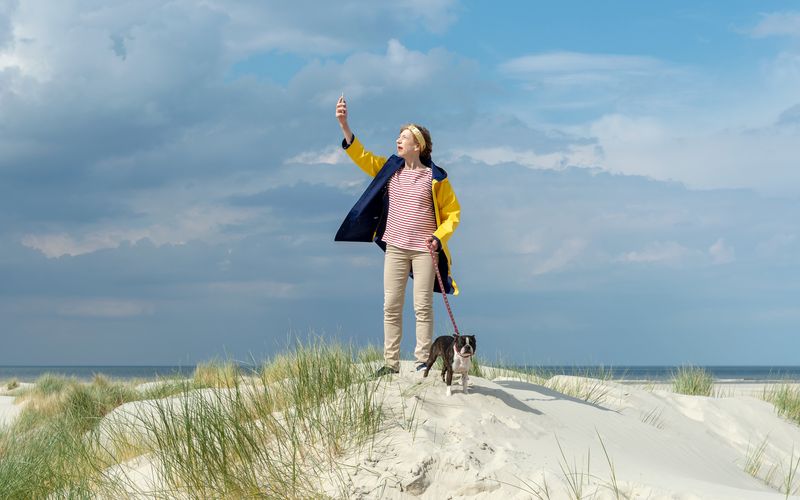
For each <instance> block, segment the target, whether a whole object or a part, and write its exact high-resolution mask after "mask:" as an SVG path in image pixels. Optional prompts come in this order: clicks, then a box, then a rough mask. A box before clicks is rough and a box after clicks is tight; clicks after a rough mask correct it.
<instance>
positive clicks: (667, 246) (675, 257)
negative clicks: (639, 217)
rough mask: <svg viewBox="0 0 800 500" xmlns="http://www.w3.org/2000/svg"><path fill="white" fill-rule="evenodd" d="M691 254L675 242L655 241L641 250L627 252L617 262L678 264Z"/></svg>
mask: <svg viewBox="0 0 800 500" xmlns="http://www.w3.org/2000/svg"><path fill="white" fill-rule="evenodd" d="M693 253H694V252H692V251H691V250H689V249H688V248H686V247H685V246H683V245H681V244H680V243H677V242H675V241H667V242H661V241H657V242H654V243H651V244H650V245H648V246H647V247H645V248H644V249H642V250H636V251H632V252H627V253H625V254H623V255H622V256H621V257H620V258H619V260H621V261H623V262H679V261H681V260H683V259H685V258H687V257H689V256H691V255H692V254H693Z"/></svg>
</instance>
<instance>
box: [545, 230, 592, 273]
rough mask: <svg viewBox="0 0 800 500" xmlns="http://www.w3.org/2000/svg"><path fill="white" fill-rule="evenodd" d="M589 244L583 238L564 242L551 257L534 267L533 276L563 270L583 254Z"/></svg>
mask: <svg viewBox="0 0 800 500" xmlns="http://www.w3.org/2000/svg"><path fill="white" fill-rule="evenodd" d="M587 243H588V242H587V241H586V240H584V239H582V238H570V239H568V240H566V241H564V242H563V243H561V245H560V246H559V247H558V248H557V249H556V250H555V251H554V252H553V254H552V255H550V257H548V258H547V259H546V260H544V261H542V262H540V263H538V264H536V265H535V266H534V269H533V274H534V275H536V276H538V275H542V274H547V273H552V272H555V271H560V270H563V269H564V268H565V267H567V265H568V264H570V263H572V262H573V261H574V260H575V259H576V258H578V257H579V256H580V255H581V253H583V250H584V249H585V248H586V245H587Z"/></svg>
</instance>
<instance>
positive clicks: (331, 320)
mask: <svg viewBox="0 0 800 500" xmlns="http://www.w3.org/2000/svg"><path fill="white" fill-rule="evenodd" d="M342 93H344V94H345V96H346V97H347V99H348V105H349V113H350V124H351V127H352V128H353V130H354V132H355V134H356V135H357V136H358V137H359V138H360V139H361V140H362V142H363V143H364V144H365V145H366V147H367V148H368V149H370V150H372V151H374V152H376V153H378V154H382V155H384V156H388V155H389V154H392V153H393V152H394V139H395V137H396V135H397V133H398V130H399V127H400V125H402V124H403V123H406V122H411V121H413V122H417V123H421V124H424V125H425V126H426V127H428V128H429V129H430V130H431V133H432V136H433V142H434V149H433V158H434V161H435V162H436V163H437V164H438V165H439V166H441V167H443V168H444V169H445V170H447V172H448V174H449V178H450V181H451V184H452V186H453V188H454V190H455V192H456V194H457V196H458V198H459V201H460V203H461V207H462V213H461V221H462V222H461V225H460V226H459V227H458V229H457V230H456V232H455V234H454V236H453V237H452V239H451V240H450V249H451V252H452V254H453V275H454V277H455V279H456V281H457V283H458V284H459V287H460V289H461V294H460V295H459V296H457V297H454V298H452V300H451V304H452V307H453V312H454V314H455V317H456V321H457V324H458V326H459V329H460V330H461V331H463V332H465V333H474V334H475V335H477V339H478V345H479V353H478V354H479V355H480V357H481V358H482V360H484V362H487V363H494V362H503V363H516V364H519V363H524V364H532V365H550V364H567V365H580V364H605V365H652V364H667V365H672V364H702V365H797V364H799V363H800V359H798V354H797V353H798V352H800V335H798V334H800V301H798V299H799V298H800V227H799V226H798V222H797V221H798V220H800V170H798V166H800V165H798V163H799V162H798V157H800V8H798V5H797V3H796V2H790V1H783V2H775V1H760V2H752V1H735V0H733V1H729V2H704V1H696V0H694V1H675V2H669V3H666V4H654V3H652V2H640V1H624V0H622V1H618V2H576V1H564V2H526V1H509V2H499V3H498V2H494V3H490V2H477V1H473V2H461V1H457V0H427V1H422V0H395V1H392V2H384V1H371V2H356V1H350V0H342V1H338V2H312V1H308V0H296V1H294V2H279V1H271V0H270V1H264V0H259V1H245V0H242V1H217V0H173V1H169V2H164V1H158V0H130V1H122V0H120V1H116V0H102V1H98V0H64V1H59V2H52V1H44V0H24V1H15V0H0V364H3V365H14V364H18V365H25V364H56V365H65V364H66V365H69V364H90V365H98V364H103V365H109V364H168V365H174V364H192V363H196V362H200V361H206V360H209V359H220V358H232V359H236V360H242V361H248V360H259V359H262V358H264V357H269V356H271V355H273V354H275V353H277V352H280V351H282V350H283V349H285V348H286V347H287V345H290V344H291V342H292V340H293V339H294V338H297V337H300V338H309V337H321V338H324V339H335V340H336V341H341V342H344V343H352V344H353V345H355V346H357V347H361V346H365V345H367V344H370V343H371V344H374V345H382V341H383V325H382V306H383V294H382V290H383V285H382V276H383V274H382V266H383V255H382V253H381V251H380V250H379V249H378V247H377V246H376V245H373V244H369V243H335V242H334V241H333V236H334V234H335V233H336V230H337V228H338V226H339V224H340V223H341V221H342V219H343V218H344V216H345V215H346V214H347V212H348V210H349V208H350V207H351V206H352V204H353V203H354V202H355V200H356V199H357V198H358V196H359V195H360V193H361V192H362V190H363V189H364V188H365V187H366V185H367V183H368V180H369V179H368V178H366V176H365V175H364V174H363V173H362V172H361V171H360V170H358V169H357V168H356V167H355V166H354V165H353V164H352V163H351V162H350V161H349V159H348V158H347V156H346V155H345V154H344V153H343V152H342V150H341V147H340V145H339V144H340V141H341V138H342V136H341V132H340V130H339V127H338V124H337V122H336V119H335V115H334V113H335V104H336V99H337V98H338V97H339V95H341V94H342ZM409 289H410V287H409ZM409 292H410V290H409ZM435 307H436V309H435V311H436V312H435V314H436V319H435V323H436V327H435V329H436V334H437V335H439V334H448V333H451V332H452V326H451V325H450V322H449V318H448V316H447V312H446V310H445V308H444V304H443V303H442V302H441V300H440V298H439V296H438V295H437V296H436V297H435ZM413 332H414V330H413V311H412V305H411V297H410V293H409V297H408V298H407V303H406V315H405V337H404V339H403V343H402V345H401V348H402V350H403V351H404V352H406V353H410V352H411V351H412V350H413V345H414V333H413Z"/></svg>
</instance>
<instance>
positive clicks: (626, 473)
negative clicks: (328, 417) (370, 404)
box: [0, 364, 800, 500]
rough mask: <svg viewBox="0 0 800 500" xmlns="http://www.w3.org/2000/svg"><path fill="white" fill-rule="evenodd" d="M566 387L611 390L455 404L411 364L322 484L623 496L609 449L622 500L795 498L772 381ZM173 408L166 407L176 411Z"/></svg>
mask: <svg viewBox="0 0 800 500" xmlns="http://www.w3.org/2000/svg"><path fill="white" fill-rule="evenodd" d="M557 381H558V382H562V383H565V384H581V383H583V384H588V385H598V384H599V386H598V387H601V388H602V389H603V390H605V391H607V393H606V395H605V398H604V400H603V401H602V402H601V403H599V404H588V403H586V402H585V401H582V400H579V399H575V398H573V397H570V396H566V395H564V394H561V393H558V392H555V391H552V390H550V389H548V388H546V387H543V386H540V385H535V384H532V383H529V382H526V381H523V380H519V379H514V378H509V377H502V376H496V377H495V378H494V379H493V380H488V379H486V378H477V377H472V379H471V383H472V387H471V391H470V393H469V394H463V393H462V392H461V388H460V385H457V384H455V383H454V388H453V396H450V397H447V396H446V395H445V386H444V383H443V382H442V381H441V379H439V378H438V377H437V376H435V374H434V373H432V374H431V376H430V377H429V378H428V379H423V378H422V377H421V374H420V373H417V372H414V371H413V368H412V367H411V365H410V364H404V365H403V371H402V372H401V374H400V375H398V376H394V377H392V378H391V379H390V380H388V381H387V388H386V400H385V409H386V411H387V412H389V414H390V417H389V419H388V421H387V422H386V425H385V427H384V429H382V430H381V431H380V433H379V434H378V436H376V438H375V441H374V443H372V446H369V447H364V448H363V449H361V450H359V451H353V452H352V453H350V454H346V455H345V456H343V457H341V458H340V460H339V463H340V464H341V467H340V470H339V475H340V476H341V475H342V474H343V475H344V477H345V486H344V491H342V489H341V488H342V483H341V482H339V481H332V480H329V479H326V478H321V487H322V488H323V489H327V492H328V493H330V494H331V495H332V496H337V497H338V496H341V495H344V496H346V497H347V498H361V499H372V498H389V499H392V498H427V499H440V498H441V499H443V498H482V499H496V498H502V499H523V498H539V497H540V496H541V497H543V498H547V496H546V495H545V493H544V491H543V488H544V486H545V484H546V485H547V487H548V489H549V498H553V499H561V498H570V497H572V496H573V495H572V493H571V490H570V486H569V484H568V483H569V481H573V482H578V483H580V484H581V485H582V493H583V495H584V496H585V497H588V498H600V499H602V498H616V496H615V494H614V491H613V485H612V473H611V469H610V467H609V464H608V462H607V460H606V458H605V455H604V452H603V448H602V446H601V441H600V439H602V442H603V443H604V444H605V448H606V450H607V451H608V455H609V457H610V459H611V461H612V462H613V467H614V473H615V475H616V483H617V487H618V489H619V492H620V497H621V498H650V499H681V500H689V499H754V500H757V499H779V498H785V495H784V494H783V493H781V492H779V488H780V487H781V484H782V482H783V481H784V479H785V477H786V476H787V474H788V471H789V463H790V460H791V457H792V453H793V450H797V451H795V452H794V453H795V454H794V457H795V460H797V458H798V457H800V427H799V426H797V425H795V424H793V423H791V422H788V421H786V420H785V419H783V418H781V417H779V416H777V415H776V413H775V409H774V407H773V406H772V405H771V404H770V403H767V402H765V401H763V400H761V399H760V397H757V396H760V395H761V394H762V393H763V389H764V385H763V384H722V385H720V386H717V388H716V389H717V391H716V393H717V394H718V395H720V397H713V398H706V397H699V396H683V395H678V394H673V393H672V392H671V390H667V389H668V386H667V385H664V384H662V385H657V384H656V385H653V384H647V385H643V384H621V383H615V382H601V381H596V380H591V379H580V378H576V377H567V376H559V377H558V379H557ZM213 392H214V390H211V389H206V390H203V391H197V397H198V398H199V400H205V401H207V402H208V401H215V400H217V398H216V396H215V395H214V394H213ZM754 396H756V397H754ZM172 399H174V398H168V399H167V402H168V404H170V405H173V404H177V403H174V402H173V401H172ZM151 411H152V402H151V403H147V402H138V403H128V404H126V405H123V406H122V407H120V408H118V409H117V410H115V411H114V412H112V414H111V415H109V417H108V418H107V419H106V422H104V424H105V425H109V424H111V423H112V422H113V423H117V424H119V423H126V424H132V423H134V422H135V421H137V420H139V419H140V418H142V416H143V415H146V414H148V413H149V412H151ZM18 412H19V407H18V406H16V405H14V404H13V398H11V397H0V425H2V423H3V422H8V421H10V420H11V419H13V418H14V416H15V415H16V414H17V413H18ZM115 427H116V426H115ZM123 427H127V430H128V431H129V432H130V431H131V430H132V429H131V427H130V426H129V425H123ZM133 427H134V429H135V427H136V426H135V425H134V426H133ZM136 438H137V440H138V439H146V436H143V435H139V436H136ZM762 444H764V454H763V458H762V460H761V466H760V468H759V470H758V472H757V473H756V476H757V477H753V476H751V475H750V474H748V473H747V472H746V471H745V467H746V463H747V460H748V458H747V457H748V455H750V456H751V457H752V456H753V450H754V449H756V448H758V447H759V446H761V445H762ZM559 446H560V449H559ZM561 450H563V455H562V451H561ZM109 472H110V473H111V474H112V475H125V476H127V477H128V478H129V479H130V480H131V481H132V482H133V483H135V484H136V486H137V488H141V489H139V495H141V491H142V490H145V491H146V490H148V489H150V488H158V484H157V482H158V480H157V479H156V477H157V473H156V467H155V463H154V462H151V461H150V459H149V457H148V456H144V457H137V458H135V459H133V460H131V461H129V462H126V463H124V464H120V465H117V466H115V467H113V468H112V469H110V470H109ZM765 479H767V480H766V481H765ZM768 483H770V484H768ZM797 488H800V479H795V481H794V485H793V491H795V489H797ZM134 496H136V495H134ZM794 498H797V497H794Z"/></svg>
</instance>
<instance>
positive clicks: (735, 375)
mask: <svg viewBox="0 0 800 500" xmlns="http://www.w3.org/2000/svg"><path fill="white" fill-rule="evenodd" d="M242 368H243V369H244V370H245V371H247V370H248V369H252V365H242ZM515 368H519V369H522V370H532V371H535V372H536V373H539V374H547V375H550V374H552V375H557V374H558V375H578V376H588V377H598V376H603V377H604V378H607V377H610V378H612V379H614V380H619V381H621V382H639V381H651V382H663V381H668V380H671V379H672V378H673V377H674V375H675V374H676V373H677V372H678V370H679V369H681V367H680V366H597V365H582V366H518V367H515ZM699 368H703V369H704V370H706V371H707V372H708V373H709V374H711V376H712V377H713V378H714V380H715V381H716V382H718V383H737V382H739V383H740V382H758V383H764V382H784V381H795V382H800V366H700V367H699ZM194 369H195V365H183V366H145V365H129V366H122V365H115V366H100V365H98V366H73V365H70V366H0V381H2V380H10V379H17V380H18V381H20V382H34V381H35V380H36V379H37V378H39V377H41V376H42V375H44V374H46V373H49V374H55V375H62V376H66V377H75V378H77V379H81V380H89V379H91V378H93V377H94V376H95V375H96V374H103V375H105V376H107V377H110V378H114V379H122V380H130V379H156V378H165V377H169V378H172V377H190V376H191V375H192V374H193V373H194Z"/></svg>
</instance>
